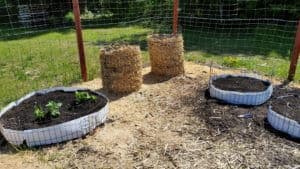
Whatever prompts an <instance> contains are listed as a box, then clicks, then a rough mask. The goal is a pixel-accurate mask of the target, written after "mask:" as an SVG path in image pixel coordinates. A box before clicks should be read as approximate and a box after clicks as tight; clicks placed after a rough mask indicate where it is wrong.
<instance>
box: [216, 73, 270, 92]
mask: <svg viewBox="0 0 300 169" xmlns="http://www.w3.org/2000/svg"><path fill="white" fill-rule="evenodd" d="M213 85H214V86H215V87H217V88H219V89H222V90H227V91H237V92H261V91H265V90H266V89H267V88H268V87H269V86H270V83H268V82H265V81H262V80H258V79H255V78H250V77H233V76H227V77H226V78H219V79H217V80H214V81H213Z"/></svg>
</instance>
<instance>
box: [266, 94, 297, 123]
mask: <svg viewBox="0 0 300 169" xmlns="http://www.w3.org/2000/svg"><path fill="white" fill-rule="evenodd" d="M272 109H273V110H274V111H275V112H277V113H279V114H281V115H283V116H285V117H287V118H290V119H293V120H295V121H297V122H298V123H300V91H299V90H292V91H289V92H287V93H282V94H281V95H280V96H277V97H276V98H275V99H274V101H273V102H272Z"/></svg>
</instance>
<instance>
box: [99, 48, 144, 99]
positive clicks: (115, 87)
mask: <svg viewBox="0 0 300 169" xmlns="http://www.w3.org/2000/svg"><path fill="white" fill-rule="evenodd" d="M100 60H101V72H102V82H103V87H104V89H105V90H107V91H109V92H113V93H130V92H134V91H137V90H139V89H140V88H141V86H142V61H141V50H140V47H139V46H132V45H116V44H114V45H111V46H107V47H105V48H104V49H102V50H101V54H100Z"/></svg>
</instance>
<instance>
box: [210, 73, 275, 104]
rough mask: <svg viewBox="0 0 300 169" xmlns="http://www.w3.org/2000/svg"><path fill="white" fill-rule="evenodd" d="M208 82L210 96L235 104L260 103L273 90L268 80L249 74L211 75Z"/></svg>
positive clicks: (270, 94) (268, 97)
mask: <svg viewBox="0 0 300 169" xmlns="http://www.w3.org/2000/svg"><path fill="white" fill-rule="evenodd" d="M209 84H210V87H209V90H210V95H211V97H213V98H217V99H219V100H222V101H225V102H227V103H230V104H236V105H249V106H255V105H261V104H263V103H265V102H266V101H267V100H268V99H270V97H271V96H272V92H273V86H272V84H271V83H270V82H269V81H266V80H262V79H259V78H257V77H254V76H250V75H220V76H213V77H212V78H211V79H210V82H209Z"/></svg>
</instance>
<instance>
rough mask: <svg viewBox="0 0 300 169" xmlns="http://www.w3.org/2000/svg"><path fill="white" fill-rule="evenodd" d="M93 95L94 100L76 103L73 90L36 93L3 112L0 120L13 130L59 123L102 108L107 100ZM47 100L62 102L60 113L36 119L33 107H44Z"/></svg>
mask: <svg viewBox="0 0 300 169" xmlns="http://www.w3.org/2000/svg"><path fill="white" fill-rule="evenodd" d="M91 95H94V94H91ZM94 96H96V100H88V101H85V102H82V103H77V102H76V100H75V93H74V92H63V91H56V92H50V93H47V94H44V95H42V94H36V95H34V96H32V97H31V98H29V99H27V100H25V101H23V102H22V103H21V104H20V105H18V106H16V107H14V108H12V109H11V110H10V111H8V112H7V113H5V114H4V115H3V116H2V117H1V119H0V121H1V124H2V125H3V126H4V127H5V128H7V129H13V130H27V129H37V128H43V127H49V126H53V125H56V124H61V123H64V122H67V121H71V120H74V119H77V118H80V117H83V116H86V115H88V114H90V113H93V112H96V111H98V110H100V109H101V108H103V107H104V106H105V104H106V102H107V101H106V99H105V98H103V97H100V96H97V95H94ZM49 101H55V102H59V103H62V106H61V108H60V109H59V111H60V115H59V116H58V117H56V118H46V119H44V120H42V121H37V120H36V117H35V116H34V113H33V112H34V109H35V107H36V106H39V107H42V108H44V107H45V105H47V104H48V102H49Z"/></svg>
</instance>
